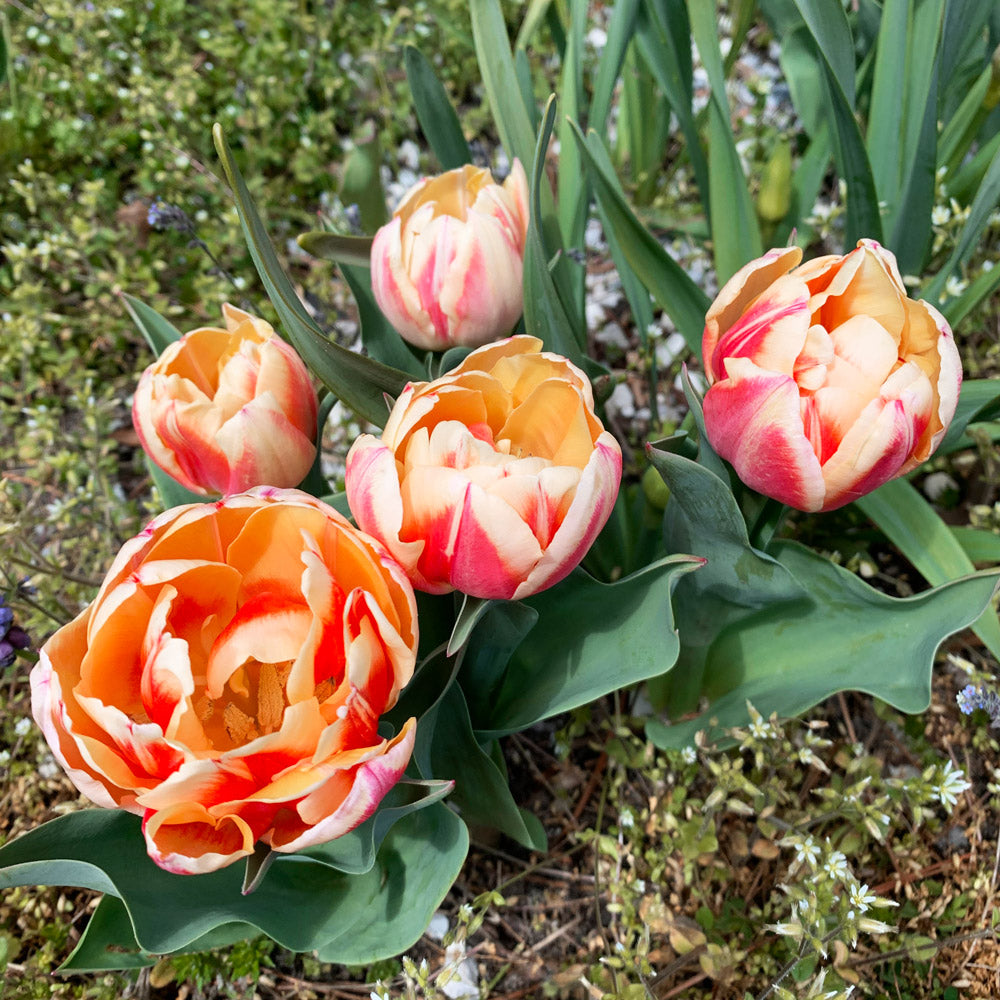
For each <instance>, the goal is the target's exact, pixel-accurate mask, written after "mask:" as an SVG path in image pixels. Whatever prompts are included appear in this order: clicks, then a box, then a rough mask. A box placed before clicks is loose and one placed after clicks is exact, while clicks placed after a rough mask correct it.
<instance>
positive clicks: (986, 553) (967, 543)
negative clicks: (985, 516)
mask: <svg viewBox="0 0 1000 1000" xmlns="http://www.w3.org/2000/svg"><path fill="white" fill-rule="evenodd" d="M951 533H952V535H953V536H954V538H955V541H956V542H958V544H959V545H961V546H962V551H963V552H964V553H965V554H966V556H967V557H968V558H969V559H970V560H972V562H974V563H979V562H983V563H985V562H989V563H1000V535H998V534H996V533H994V532H992V531H986V530H984V529H982V528H952V529H951Z"/></svg>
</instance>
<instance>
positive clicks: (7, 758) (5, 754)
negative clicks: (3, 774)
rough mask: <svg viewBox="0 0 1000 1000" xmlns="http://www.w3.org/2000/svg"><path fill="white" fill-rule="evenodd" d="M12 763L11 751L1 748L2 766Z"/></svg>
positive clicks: (0, 761) (0, 765) (0, 760)
mask: <svg viewBox="0 0 1000 1000" xmlns="http://www.w3.org/2000/svg"><path fill="white" fill-rule="evenodd" d="M9 763H10V751H9V750H0V767H6V766H7V765H8V764H9Z"/></svg>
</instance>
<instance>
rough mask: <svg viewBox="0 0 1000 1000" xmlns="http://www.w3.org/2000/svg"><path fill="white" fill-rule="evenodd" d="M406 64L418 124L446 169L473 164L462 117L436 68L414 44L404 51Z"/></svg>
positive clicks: (407, 80)
mask: <svg viewBox="0 0 1000 1000" xmlns="http://www.w3.org/2000/svg"><path fill="white" fill-rule="evenodd" d="M403 61H404V64H405V66H406V82H407V83H408V84H409V86H410V94H411V95H412V96H413V108H414V110H415V111H416V113H417V121H418V122H419V123H420V127H421V128H422V129H423V130H424V135H425V136H426V137H427V141H428V143H430V147H431V149H432V150H434V155H435V156H436V157H437V158H438V162H439V163H440V164H441V167H442V169H444V170H454V169H455V168H456V167H461V166H464V165H465V164H466V163H471V162H472V158H471V157H470V156H469V144H468V143H467V142H466V141H465V135H464V134H463V133H462V126H461V124H460V123H459V120H458V115H457V114H455V109H454V108H453V107H452V104H451V101H450V100H449V99H448V93H447V91H446V90H445V89H444V86H443V84H442V83H441V81H440V80H439V79H438V78H437V74H436V73H435V72H434V68H433V67H432V66H431V64H430V63H429V62H428V61H427V59H426V58H425V56H424V54H423V53H422V52H421V51H420V50H419V49H417V48H414V47H413V46H412V45H407V46H406V48H405V49H404V50H403Z"/></svg>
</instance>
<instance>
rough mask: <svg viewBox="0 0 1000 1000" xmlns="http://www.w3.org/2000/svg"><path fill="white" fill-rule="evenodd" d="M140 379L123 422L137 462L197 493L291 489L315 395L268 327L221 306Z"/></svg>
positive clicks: (308, 460) (308, 445)
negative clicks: (140, 458) (214, 318)
mask: <svg viewBox="0 0 1000 1000" xmlns="http://www.w3.org/2000/svg"><path fill="white" fill-rule="evenodd" d="M222 311H223V315H224V316H225V320H226V329H224V330H222V329H217V328H215V327H203V328H201V329H198V330H192V331H191V332H190V333H187V334H185V335H184V336H183V337H181V339H180V340H178V341H176V342H175V343H173V344H171V345H170V346H169V347H168V348H167V349H166V350H165V351H164V352H163V354H161V355H160V357H159V359H158V360H157V361H155V362H154V363H153V364H152V365H150V366H149V367H148V368H147V369H146V370H145V371H144V372H143V373H142V377H141V378H140V379H139V386H138V388H137V389H136V392H135V397H134V400H133V403H132V422H133V423H134V425H135V429H136V433H137V434H138V435H139V439H140V440H141V441H142V446H143V448H144V449H145V450H146V454H147V455H149V457H150V459H152V461H154V462H155V463H156V464H157V465H158V466H159V467H160V468H161V469H163V471H164V472H166V473H168V474H169V475H171V476H172V477H173V478H174V479H176V480H177V481H178V482H179V483H181V484H182V485H183V486H185V487H187V489H189V490H191V491H192V492H194V493H199V494H202V495H209V494H222V495H229V494H233V493H240V492H242V491H244V490H248V489H251V488H253V487H254V486H277V487H279V488H286V487H291V486H297V485H298V484H299V483H300V482H301V481H302V479H303V478H304V477H305V475H306V473H307V472H308V471H309V468H310V466H311V465H312V463H313V460H314V459H315V457H316V444H315V441H316V432H317V428H316V411H317V403H316V391H315V389H313V385H312V381H311V380H310V378H309V372H308V371H307V369H306V366H305V365H304V364H303V362H302V359H301V358H300V357H299V356H298V354H296V353H295V350H294V349H293V348H292V347H291V346H290V345H289V344H286V343H285V342H284V341H283V340H281V338H280V337H278V336H277V335H276V334H275V332H274V330H273V329H272V328H271V326H270V325H269V324H268V323H265V322H264V321H263V320H261V319H257V317H255V316H251V315H250V314H249V313H245V312H243V311H242V310H240V309H236V308H235V307H233V306H231V305H229V304H228V303H227V304H226V305H224V306H223V307H222Z"/></svg>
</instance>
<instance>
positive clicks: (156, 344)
mask: <svg viewBox="0 0 1000 1000" xmlns="http://www.w3.org/2000/svg"><path fill="white" fill-rule="evenodd" d="M121 300H122V303H123V304H124V306H125V309H126V311H127V312H128V314H129V316H131V317H132V322H133V323H135V325H136V326H137V327H138V328H139V332H140V333H141V334H142V335H143V336H144V337H145V338H146V343H147V344H149V348H150V350H151V351H152V352H153V354H155V355H156V356H157V357H159V356H160V355H161V354H162V353H163V352H164V351H165V350H166V349H167V348H168V347H169V346H170V345H171V344H173V343H175V342H176V341H178V340H180V339H181V332H180V330H178V329H177V327H176V326H174V324H173V323H171V322H170V320H168V319H164V318H163V317H162V316H161V315H160V314H159V313H158V312H157V311H156V310H155V309H153V308H152V306H147V305H146V303H145V302H140V301H139V300H138V299H137V298H134V297H133V296H131V295H128V294H126V293H125V292H122V294H121Z"/></svg>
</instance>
